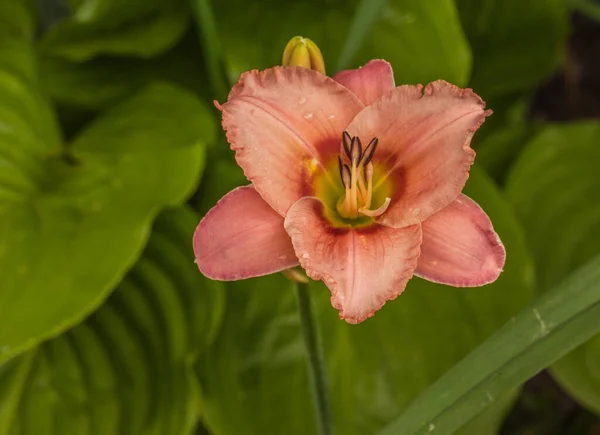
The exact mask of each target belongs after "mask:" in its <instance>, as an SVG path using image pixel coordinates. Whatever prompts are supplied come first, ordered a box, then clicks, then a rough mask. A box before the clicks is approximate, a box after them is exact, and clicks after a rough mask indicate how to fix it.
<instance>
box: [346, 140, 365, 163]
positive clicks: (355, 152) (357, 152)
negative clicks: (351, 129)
mask: <svg viewBox="0 0 600 435" xmlns="http://www.w3.org/2000/svg"><path fill="white" fill-rule="evenodd" d="M361 156H362V143H361V142H360V139H359V138H358V137H353V138H352V143H351V146H350V156H349V157H350V161H351V162H352V164H353V165H354V164H356V165H358V162H359V161H360V158H361ZM355 162H356V163H355Z"/></svg>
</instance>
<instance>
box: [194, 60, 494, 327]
mask: <svg viewBox="0 0 600 435" xmlns="http://www.w3.org/2000/svg"><path fill="white" fill-rule="evenodd" d="M216 105H217V107H218V108H219V109H220V110H221V112H222V124H223V128H224V129H225V130H226V133H227V139H228V141H229V143H230V144H231V148H232V149H233V150H234V151H235V157H236V160H237V163H238V164H239V165H240V166H241V167H242V169H243V170H244V173H245V175H246V177H247V178H248V179H249V180H250V182H251V184H250V185H248V186H244V187H239V188H237V189H234V190H232V191H231V192H229V193H228V194H226V195H225V196H224V197H223V198H222V199H221V200H220V201H219V202H218V203H217V205H216V206H215V207H214V208H213V209H212V210H210V211H209V212H208V213H207V215H206V216H205V217H204V219H202V221H201V222H200V224H199V225H198V228H197V230H196V233H195V235H194V251H195V255H196V261H197V264H198V267H199V269H200V271H201V272H202V273H204V275H206V276H207V277H209V278H213V279H218V280H238V279H244V278H249V277H255V276H261V275H265V274H270V273H274V272H278V271H282V270H284V269H287V268H291V267H294V266H296V265H298V264H300V265H301V266H302V267H303V268H304V269H305V271H306V273H307V275H308V276H309V277H311V278H312V279H315V280H323V281H324V283H325V284H326V285H327V287H329V289H330V290H331V303H332V305H333V306H334V307H335V308H336V309H338V310H339V313H340V317H341V318H342V319H345V320H346V321H347V322H349V323H358V322H361V321H363V320H365V319H366V318H368V317H370V316H372V315H373V313H374V312H375V311H377V310H378V309H380V308H381V307H382V306H383V305H384V304H385V302H386V301H388V300H391V299H394V298H396V297H397V296H398V295H399V294H400V293H402V291H403V290H404V288H405V287H406V284H407V282H408V280H409V279H410V278H411V277H412V276H413V274H415V275H417V276H420V277H422V278H425V279H427V280H430V281H434V282H438V283H444V284H448V285H452V286H480V285H484V284H487V283H490V282H492V281H494V280H496V278H498V276H499V274H500V272H501V270H502V267H503V265H504V260H505V251H504V247H503V246H502V243H501V242H500V239H499V238H498V235H497V234H496V233H495V232H494V229H493V227H492V223H491V222H490V219H489V218H488V216H487V215H486V214H485V212H484V211H483V210H482V209H481V208H480V207H479V206H478V205H477V203H475V202H474V201H473V200H472V199H470V198H468V197H467V196H465V195H463V194H461V191H462V189H463V187H464V185H465V182H466V181H467V178H468V171H469V168H470V166H471V164H472V163H473V159H474V157H475V152H474V151H473V150H472V149H471V148H470V146H469V144H470V142H471V138H472V136H473V134H474V133H475V131H476V130H477V129H478V128H479V126H480V125H481V124H482V123H483V122H484V119H485V117H486V116H487V115H489V114H490V113H491V112H490V111H486V110H485V103H484V102H483V101H482V100H481V98H479V96H477V95H476V94H475V93H474V92H473V91H472V90H471V89H459V88H458V87H456V86H454V85H451V84H449V83H447V82H445V81H441V80H439V81H435V82H433V83H430V84H429V85H427V86H426V87H425V88H423V87H422V86H421V85H418V86H409V85H404V86H398V87H396V86H395V84H394V78H393V74H392V68H391V66H390V65H389V64H388V63H387V62H385V61H383V60H373V61H371V62H369V63H368V64H367V65H365V66H364V67H362V68H360V69H356V70H348V71H342V72H340V73H338V74H337V75H336V76H335V77H334V78H333V79H332V78H329V77H326V76H325V75H323V74H321V73H319V72H317V71H313V70H309V69H305V68H300V67H274V68H270V69H267V70H265V71H260V72H259V71H249V72H246V73H244V74H243V75H242V76H241V78H240V80H239V82H238V83H237V84H236V85H235V86H234V87H233V89H232V90H231V92H230V94H229V98H228V100H227V102H225V103H224V104H222V105H219V104H218V103H217V104H216Z"/></svg>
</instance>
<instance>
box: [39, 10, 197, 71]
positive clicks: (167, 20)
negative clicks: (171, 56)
mask: <svg viewBox="0 0 600 435" xmlns="http://www.w3.org/2000/svg"><path fill="white" fill-rule="evenodd" d="M188 15H189V7H188V6H187V2H185V1H183V0H175V1H161V0H151V1H146V0H129V1H120V0H90V1H86V2H81V3H80V4H78V5H74V7H73V10H72V11H71V14H70V15H69V16H68V17H67V18H65V19H63V20H61V21H59V22H57V23H55V24H54V26H52V27H51V28H50V29H49V30H48V32H47V33H46V34H45V35H44V38H43V40H42V49H43V50H44V52H46V53H51V54H55V55H58V56H61V57H65V58H68V59H70V60H76V61H82V60H86V59H89V58H91V57H94V56H96V55H97V54H101V53H104V54H108V53H110V54H118V55H135V56H141V57H149V56H152V55H155V54H158V53H161V52H163V51H165V50H166V49H168V48H170V47H171V46H173V45H174V44H175V42H177V40H178V39H179V38H180V37H181V36H182V35H183V33H184V32H185V30H186V28H187V25H188V21H189V16H188Z"/></svg>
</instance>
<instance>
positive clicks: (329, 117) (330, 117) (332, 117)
mask: <svg viewBox="0 0 600 435" xmlns="http://www.w3.org/2000/svg"><path fill="white" fill-rule="evenodd" d="M334 118H335V115H334V114H333V113H332V114H331V115H329V116H328V117H327V119H334Z"/></svg>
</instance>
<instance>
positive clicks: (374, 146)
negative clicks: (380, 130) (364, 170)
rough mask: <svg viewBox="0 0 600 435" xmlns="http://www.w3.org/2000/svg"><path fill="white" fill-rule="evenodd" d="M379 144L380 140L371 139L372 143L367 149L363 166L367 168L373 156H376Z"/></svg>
mask: <svg viewBox="0 0 600 435" xmlns="http://www.w3.org/2000/svg"><path fill="white" fill-rule="evenodd" d="M378 143H379V139H377V138H376V137H374V138H373V139H371V142H369V145H367V148H365V152H364V154H363V162H362V164H363V166H367V165H368V164H369V163H370V162H371V160H372V159H373V155H374V154H375V150H376V149H377V144H378Z"/></svg>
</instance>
